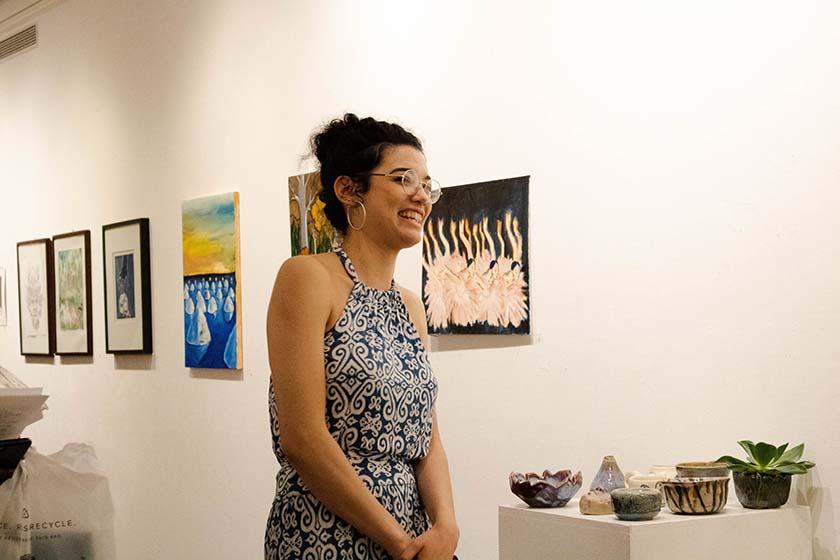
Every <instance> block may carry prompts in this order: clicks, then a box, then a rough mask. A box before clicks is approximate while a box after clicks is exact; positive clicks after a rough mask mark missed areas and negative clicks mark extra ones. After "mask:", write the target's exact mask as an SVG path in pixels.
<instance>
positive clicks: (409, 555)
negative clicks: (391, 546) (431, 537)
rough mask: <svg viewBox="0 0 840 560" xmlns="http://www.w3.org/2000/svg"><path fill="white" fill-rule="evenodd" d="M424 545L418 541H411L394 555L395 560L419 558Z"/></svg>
mask: <svg viewBox="0 0 840 560" xmlns="http://www.w3.org/2000/svg"><path fill="white" fill-rule="evenodd" d="M421 546H422V545H421V544H420V543H419V542H418V541H417V539H412V540H410V541H409V542H408V543H407V544H406V545H404V546H402V547H401V548H400V550H399V552H397V553H396V554H392V556H393V557H394V560H414V559H415V558H417V553H418V552H420V547H421Z"/></svg>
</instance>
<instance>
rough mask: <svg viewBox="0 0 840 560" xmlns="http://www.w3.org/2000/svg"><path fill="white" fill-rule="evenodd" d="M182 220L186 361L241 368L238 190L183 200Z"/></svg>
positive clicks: (216, 366)
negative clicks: (236, 191)
mask: <svg viewBox="0 0 840 560" xmlns="http://www.w3.org/2000/svg"><path fill="white" fill-rule="evenodd" d="M182 220H183V245H184V351H185V365H186V366H187V367H194V368H222V369H242V329H241V325H242V313H241V309H240V308H239V306H238V303H237V302H238V301H239V300H240V295H239V294H238V291H239V290H240V282H239V277H240V276H239V272H240V264H239V193H235V192H234V193H228V194H223V195H219V196H210V197H206V198H199V199H195V200H190V201H187V202H185V203H184V206H183V212H182Z"/></svg>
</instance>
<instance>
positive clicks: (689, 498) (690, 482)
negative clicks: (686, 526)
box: [661, 476, 729, 515]
mask: <svg viewBox="0 0 840 560" xmlns="http://www.w3.org/2000/svg"><path fill="white" fill-rule="evenodd" d="M661 488H662V492H663V493H664V494H665V501H666V503H667V504H668V508H669V509H670V510H671V511H673V512H674V513H686V514H689V515H703V514H708V513H717V512H719V511H720V510H722V509H723V508H724V507H725V506H726V499H727V498H728V497H729V477H728V476H727V477H723V476H716V477H707V478H674V479H672V480H666V481H665V482H663V483H662V484H661Z"/></svg>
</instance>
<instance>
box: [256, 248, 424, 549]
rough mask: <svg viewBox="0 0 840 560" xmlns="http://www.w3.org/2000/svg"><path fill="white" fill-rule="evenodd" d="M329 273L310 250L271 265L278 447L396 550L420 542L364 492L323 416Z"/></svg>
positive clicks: (324, 496)
mask: <svg viewBox="0 0 840 560" xmlns="http://www.w3.org/2000/svg"><path fill="white" fill-rule="evenodd" d="M330 288H331V282H330V276H329V273H328V272H327V270H326V269H325V268H324V267H323V265H322V264H321V263H320V262H318V261H316V260H315V259H314V258H311V257H302V258H301V257H298V258H293V259H289V260H288V261H286V262H285V263H284V264H283V266H282V267H281V268H280V271H279V272H278V273H277V279H276V281H275V284H274V291H273V292H272V294H271V301H270V302H269V306H268V318H267V327H266V328H267V335H268V353H269V363H270V365H271V377H272V381H273V383H274V396H275V400H276V403H277V421H278V427H279V431H280V441H281V446H282V448H283V452H284V453H285V454H286V457H287V458H288V459H289V462H290V463H291V464H292V465H293V466H294V467H295V470H297V472H298V474H300V477H301V479H302V480H303V482H304V483H305V484H306V486H307V487H308V488H309V489H310V491H311V492H312V494H313V495H314V496H315V497H316V498H318V500H320V501H321V503H323V504H324V505H325V506H326V507H327V508H328V509H329V510H330V511H332V512H333V513H335V514H336V515H338V516H339V517H341V518H342V519H344V520H345V521H347V522H348V523H350V524H351V525H353V526H354V527H355V528H356V529H358V530H359V531H360V532H362V533H364V534H365V535H367V536H369V537H370V538H371V539H373V540H374V541H376V542H377V543H379V544H380V545H381V546H382V547H383V548H385V549H386V550H387V551H388V553H389V554H391V555H392V556H394V557H395V558H413V557H414V554H415V553H416V550H417V549H418V548H419V546H417V545H415V544H414V543H413V541H412V540H411V537H410V536H409V535H408V534H407V533H406V532H405V531H404V530H403V528H402V527H401V526H400V524H399V523H398V522H397V521H396V519H394V517H393V516H392V515H391V514H390V513H388V511H387V510H386V509H385V508H384V507H382V505H381V504H380V503H379V502H378V501H377V500H376V498H375V497H374V496H373V494H371V492H370V491H369V490H368V488H367V487H366V486H365V484H364V483H363V482H362V480H361V478H359V476H358V475H357V474H356V471H355V470H354V469H353V466H352V465H351V464H350V462H349V461H348V460H347V457H345V455H344V452H343V451H342V450H341V448H340V447H339V445H338V443H336V441H335V440H334V439H333V438H332V436H330V433H329V431H328V430H327V425H326V422H325V416H326V383H325V376H324V329H325V326H326V324H327V321H328V320H329V317H330V311H331V302H330V300H331V290H330Z"/></svg>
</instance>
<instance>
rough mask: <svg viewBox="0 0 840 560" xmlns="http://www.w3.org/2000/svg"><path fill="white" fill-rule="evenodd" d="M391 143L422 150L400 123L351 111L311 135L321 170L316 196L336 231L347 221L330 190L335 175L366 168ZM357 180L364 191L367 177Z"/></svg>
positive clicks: (373, 164)
mask: <svg viewBox="0 0 840 560" xmlns="http://www.w3.org/2000/svg"><path fill="white" fill-rule="evenodd" d="M395 145H408V146H412V147H414V148H417V149H418V150H420V151H422V150H423V146H422V144H421V143H420V140H419V139H418V138H417V137H416V136H415V135H414V134H412V133H411V132H409V131H407V130H406V129H404V128H403V127H401V126H400V125H398V124H393V123H389V122H385V121H378V120H376V119H374V118H372V117H365V118H362V119H360V118H359V117H358V116H356V115H355V114H354V113H345V114H344V116H342V117H341V118H339V119H333V120H331V121H330V122H328V123H327V124H326V125H324V127H323V128H321V129H320V130H318V131H316V132H315V134H313V135H312V138H311V141H310V146H311V151H312V154H313V155H314V156H315V157H316V158H317V159H318V163H319V164H320V172H321V185H322V189H321V193H320V195H319V197H320V198H321V200H322V201H323V202H324V203H325V204H326V208H325V209H324V212H325V213H326V215H327V218H329V220H330V222H332V224H333V226H335V228H336V229H337V230H339V231H340V232H342V233H346V231H347V221H346V218H345V214H344V207H343V205H342V204H341V202H340V201H339V200H338V198H337V197H336V196H335V191H334V190H333V185H334V183H335V180H336V178H338V177H340V176H342V175H347V176H351V177H352V176H354V175H362V174H364V173H368V172H370V171H371V170H372V169H374V168H375V167H376V166H377V165H379V162H380V161H381V160H382V154H383V150H384V148H386V147H388V146H395ZM359 182H360V183H361V184H362V186H363V187H364V188H363V189H362V191H361V192H364V191H365V190H366V189H367V185H368V182H367V179H366V178H364V180H361V179H360V181H359Z"/></svg>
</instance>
